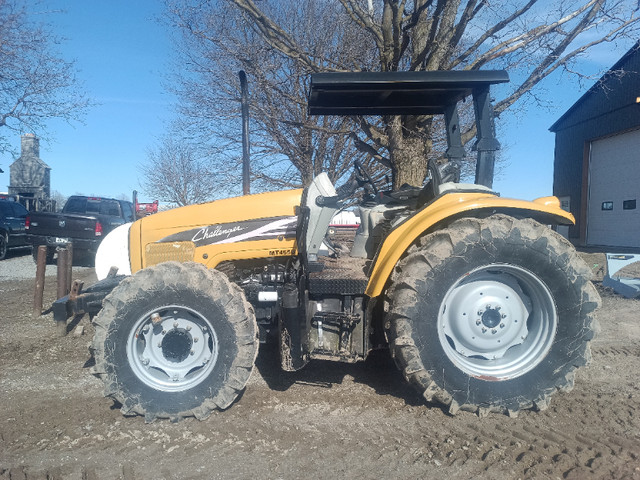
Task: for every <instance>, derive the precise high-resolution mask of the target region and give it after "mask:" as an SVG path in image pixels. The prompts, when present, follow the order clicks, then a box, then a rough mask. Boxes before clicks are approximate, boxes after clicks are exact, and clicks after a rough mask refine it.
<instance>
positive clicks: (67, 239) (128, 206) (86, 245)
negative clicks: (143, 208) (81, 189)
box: [25, 195, 135, 264]
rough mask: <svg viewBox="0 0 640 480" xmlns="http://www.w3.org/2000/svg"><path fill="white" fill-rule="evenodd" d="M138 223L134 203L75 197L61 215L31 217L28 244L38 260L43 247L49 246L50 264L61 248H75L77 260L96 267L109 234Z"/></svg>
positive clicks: (28, 224) (74, 253) (74, 252)
mask: <svg viewBox="0 0 640 480" xmlns="http://www.w3.org/2000/svg"><path fill="white" fill-rule="evenodd" d="M134 220H135V213H134V209H133V204H132V203H131V202H127V201H125V200H116V199H114V198H102V197H85V196H80V195H74V196H71V197H69V199H68V200H67V203H65V205H64V208H63V209H62V212H60V213H45V212H32V213H30V214H29V216H28V217H27V221H26V225H25V228H26V232H27V241H29V243H31V245H33V258H34V260H36V258H37V252H38V247H39V246H40V245H46V246H47V263H53V258H54V254H55V252H56V250H57V248H58V247H65V246H67V245H68V244H73V256H74V258H78V259H83V260H84V261H83V263H85V264H86V263H87V262H88V263H92V261H93V258H94V257H95V253H96V250H98V245H99V244H100V242H101V241H102V239H103V238H104V237H105V236H106V235H107V233H109V232H110V231H111V230H113V229H114V228H116V227H118V226H119V225H122V224H124V223H127V222H133V221H134Z"/></svg>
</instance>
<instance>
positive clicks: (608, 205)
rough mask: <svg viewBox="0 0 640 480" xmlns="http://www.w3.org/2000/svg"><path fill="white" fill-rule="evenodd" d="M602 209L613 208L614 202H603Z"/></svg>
mask: <svg viewBox="0 0 640 480" xmlns="http://www.w3.org/2000/svg"><path fill="white" fill-rule="evenodd" d="M602 210H613V202H602Z"/></svg>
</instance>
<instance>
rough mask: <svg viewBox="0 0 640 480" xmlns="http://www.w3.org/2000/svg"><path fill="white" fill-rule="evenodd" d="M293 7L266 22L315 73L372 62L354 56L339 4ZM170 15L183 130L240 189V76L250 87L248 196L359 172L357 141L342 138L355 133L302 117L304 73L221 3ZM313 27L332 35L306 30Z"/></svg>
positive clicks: (349, 124)
mask: <svg viewBox="0 0 640 480" xmlns="http://www.w3.org/2000/svg"><path fill="white" fill-rule="evenodd" d="M292 5H294V4H289V3H288V2H283V3H278V2H273V3H271V4H269V5H268V7H269V8H270V10H269V13H270V15H271V16H272V17H273V18H276V19H278V21H279V22H281V23H282V24H283V25H287V28H289V29H290V30H291V31H293V32H294V34H295V36H296V38H297V40H298V41H299V42H300V43H301V44H304V45H305V49H306V50H307V51H308V52H310V55H313V58H314V59H315V60H314V61H315V62H317V63H318V64H320V65H325V64H326V65H327V68H335V65H336V63H335V62H344V63H340V65H341V66H342V68H344V69H349V68H354V67H355V66H356V65H362V64H363V63H364V62H365V61H366V59H367V58H371V57H372V54H373V51H371V52H365V51H364V50H363V49H362V48H361V47H360V44H361V43H362V41H361V39H358V38H352V37H351V35H352V33H354V31H353V29H351V30H350V29H349V28H347V27H348V26H349V24H350V22H349V21H348V18H346V17H345V15H344V12H343V9H342V6H341V5H339V4H337V3H335V2H333V3H331V2H328V3H327V2H324V1H317V0H310V1H305V2H299V3H296V4H295V8H290V7H291V6H292ZM265 6H267V5H265ZM170 13H171V18H172V21H173V22H174V24H175V25H177V26H178V27H180V30H181V33H182V34H183V35H182V37H181V38H180V56H179V58H180V61H181V63H180V64H179V65H177V68H176V71H179V72H180V74H179V75H177V78H176V83H175V84H176V85H177V86H178V87H177V90H178V94H179V95H180V98H181V99H182V102H181V113H182V118H183V119H185V125H183V128H185V130H187V131H189V132H190V134H191V136H192V137H194V138H196V139H198V141H199V144H201V145H204V144H207V143H209V144H210V145H212V146H213V148H215V154H214V155H213V156H214V157H216V158H217V159H218V164H222V167H223V169H224V171H226V172H230V171H233V172H235V174H236V178H237V179H238V180H236V181H237V182H238V184H239V179H240V178H241V177H240V140H241V138H240V132H241V128H240V118H239V115H240V103H239V102H240V99H239V96H240V92H239V88H240V86H239V80H238V71H239V70H245V71H246V72H247V75H248V79H249V90H250V98H249V102H250V112H251V129H250V130H251V178H252V190H253V191H255V190H260V189H264V188H270V189H272V188H274V187H275V188H285V187H299V186H301V185H305V184H307V183H308V182H309V181H310V180H311V179H312V178H313V177H314V176H315V175H316V174H318V173H320V172H321V171H327V172H328V173H329V176H330V178H331V179H332V180H333V181H334V182H335V181H338V180H339V179H340V178H342V177H343V176H344V175H345V174H347V173H348V172H349V170H350V168H351V163H352V161H353V159H354V158H360V159H361V160H363V161H365V163H366V161H367V158H366V154H365V153H363V152H361V151H359V150H358V149H357V147H356V143H357V141H358V139H357V138H356V137H354V136H352V135H350V134H351V132H353V131H354V130H357V127H354V124H353V119H350V118H336V117H324V118H319V117H311V116H309V115H308V113H307V104H306V92H307V91H308V88H309V73H310V70H309V69H308V68H307V66H306V65H304V64H303V63H300V62H298V61H297V60H296V59H293V58H290V57H288V56H286V55H283V54H282V53H281V52H279V51H278V50H276V49H274V48H273V47H271V46H270V45H268V44H266V43H265V42H264V39H263V38H262V36H261V35H260V34H258V33H257V32H255V31H254V30H253V29H252V28H250V25H249V24H248V23H247V21H246V19H245V18H244V15H243V14H242V12H241V11H240V10H238V9H237V8H236V7H234V6H233V5H230V4H227V3H225V2H214V3H212V4H211V5H209V6H207V7H206V8H203V7H202V6H201V5H193V6H192V5H190V4H189V0H186V3H185V2H183V1H182V0H177V2H176V3H174V4H173V5H172V9H171V12H170ZM345 21H347V24H346V25H341V24H340V23H341V22H345ZM316 22H317V23H318V24H319V25H325V26H330V25H331V26H332V27H331V28H314V24H315V23H316ZM355 33H356V34H358V33H359V32H358V31H355ZM354 58H356V59H357V62H355V63H353V59H354ZM185 59H186V62H185V61H184V60H185ZM185 65H186V67H187V68H185Z"/></svg>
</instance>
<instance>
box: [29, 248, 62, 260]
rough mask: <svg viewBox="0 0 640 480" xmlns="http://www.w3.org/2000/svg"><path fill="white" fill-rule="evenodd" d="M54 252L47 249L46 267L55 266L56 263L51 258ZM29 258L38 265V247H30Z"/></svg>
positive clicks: (51, 249)
mask: <svg viewBox="0 0 640 480" xmlns="http://www.w3.org/2000/svg"><path fill="white" fill-rule="evenodd" d="M55 253H56V251H55V249H54V248H50V247H47V259H46V261H45V264H46V265H55V263H56V262H54V261H53V256H54V255H55ZM31 256H32V257H33V261H34V262H35V263H36V264H37V263H38V245H34V246H33V247H31Z"/></svg>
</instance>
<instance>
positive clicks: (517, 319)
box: [438, 264, 557, 381]
mask: <svg viewBox="0 0 640 480" xmlns="http://www.w3.org/2000/svg"><path fill="white" fill-rule="evenodd" d="M556 326H557V313H556V308H555V303H554V301H553V296H552V294H551V292H550V291H549V289H548V288H547V287H546V285H545V284H544V282H542V280H540V279H539V278H538V277H537V276H536V275H534V274H533V273H532V272H530V271H528V270H526V269H524V268H521V267H517V266H515V265H502V264H491V265H487V266H484V267H480V268H477V269H475V270H473V271H471V272H468V273H467V274H465V275H463V276H462V277H461V278H460V279H459V280H458V281H457V282H455V283H454V285H453V286H452V287H451V288H450V289H449V291H448V292H447V293H446V295H445V297H444V299H443V301H442V304H441V308H440V313H439V315H438V335H439V338H440V343H441V345H442V347H443V349H444V351H445V353H446V355H447V356H448V357H449V359H450V360H451V361H452V362H453V363H454V364H455V365H456V366H457V367H458V368H460V369H462V370H463V371H465V372H466V373H468V374H469V375H471V376H475V377H479V378H482V379H484V380H493V381H495V380H506V379H509V378H514V377H518V376H520V375H522V374H524V373H526V372H527V371H529V370H531V369H532V368H533V367H535V366H536V365H537V364H538V363H540V361H542V359H543V358H544V356H545V355H546V354H547V352H548V351H549V349H550V348H551V345H552V344H553V339H554V337H555V331H556Z"/></svg>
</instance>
